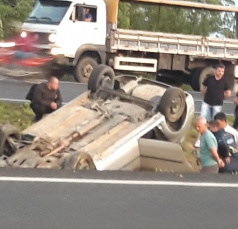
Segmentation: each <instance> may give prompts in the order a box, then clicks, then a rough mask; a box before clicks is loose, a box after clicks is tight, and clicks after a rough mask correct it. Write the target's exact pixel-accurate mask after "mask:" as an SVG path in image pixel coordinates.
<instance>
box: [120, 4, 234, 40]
mask: <svg viewBox="0 0 238 229" xmlns="http://www.w3.org/2000/svg"><path fill="white" fill-rule="evenodd" d="M190 1H194V2H204V3H209V4H224V5H231V6H232V5H234V1H233V0H223V1H220V0H190ZM120 4H122V3H120ZM120 4H119V8H120ZM123 4H127V9H126V15H124V17H123V20H126V21H127V26H126V27H124V26H123V24H122V23H121V22H120V23H118V25H119V27H120V26H121V25H122V28H127V29H128V28H130V29H138V30H148V31H161V32H168V33H183V34H194V35H203V36H209V35H210V34H212V33H219V34H223V35H225V36H226V37H233V36H234V17H233V16H232V13H220V12H217V11H208V10H195V9H184V8H179V7H171V6H162V5H159V4H157V5H155V4H153V5H149V4H138V3H130V4H129V3H123ZM124 12H125V11H124ZM118 16H119V18H121V20H122V17H121V12H120V11H119V15H118ZM128 18H129V25H130V26H129V27H128ZM223 24H224V25H223Z"/></svg>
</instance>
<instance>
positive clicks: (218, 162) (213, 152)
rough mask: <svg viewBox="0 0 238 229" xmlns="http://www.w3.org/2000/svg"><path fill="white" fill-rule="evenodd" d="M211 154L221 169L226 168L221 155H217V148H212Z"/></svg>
mask: <svg viewBox="0 0 238 229" xmlns="http://www.w3.org/2000/svg"><path fill="white" fill-rule="evenodd" d="M210 152H211V154H212V157H213V158H214V160H215V161H216V162H217V164H218V166H219V167H223V166H224V162H223V161H222V160H221V159H220V158H219V155H218V153H217V150H216V147H212V148H210Z"/></svg>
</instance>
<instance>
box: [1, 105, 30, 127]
mask: <svg viewBox="0 0 238 229" xmlns="http://www.w3.org/2000/svg"><path fill="white" fill-rule="evenodd" d="M33 118H34V113H33V111H32V110H31V108H30V106H29V104H28V103H24V104H21V105H19V104H14V103H5V102H0V123H1V124H5V123H10V124H12V125H15V126H16V127H17V128H18V129H19V130H23V129H25V128H27V127H28V126H30V125H31V124H32V120H33Z"/></svg>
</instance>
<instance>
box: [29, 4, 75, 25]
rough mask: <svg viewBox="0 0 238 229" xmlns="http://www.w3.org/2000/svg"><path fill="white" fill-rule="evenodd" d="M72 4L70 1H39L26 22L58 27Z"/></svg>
mask: <svg viewBox="0 0 238 229" xmlns="http://www.w3.org/2000/svg"><path fill="white" fill-rule="evenodd" d="M70 4H71V2H70V1H52V0H51V1H47V0H46V1H45V0H44V1H43V0H41V1H38V2H37V3H36V5H35V7H34V9H33V11H32V12H31V14H30V16H29V17H28V19H27V20H26V22H28V23H40V24H54V25H58V24H59V23H60V22H61V20H62V18H63V17H64V15H65V13H66V11H67V10H68V8H69V6H70Z"/></svg>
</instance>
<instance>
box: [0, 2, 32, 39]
mask: <svg viewBox="0 0 238 229" xmlns="http://www.w3.org/2000/svg"><path fill="white" fill-rule="evenodd" d="M33 3H34V0H0V19H1V21H2V28H1V31H0V36H1V37H2V38H7V37H9V36H11V35H12V34H13V33H14V30H12V28H11V26H10V23H11V22H13V21H21V22H23V21H24V20H25V19H26V17H27V16H28V14H29V13H30V11H31V9H32V6H33Z"/></svg>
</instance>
